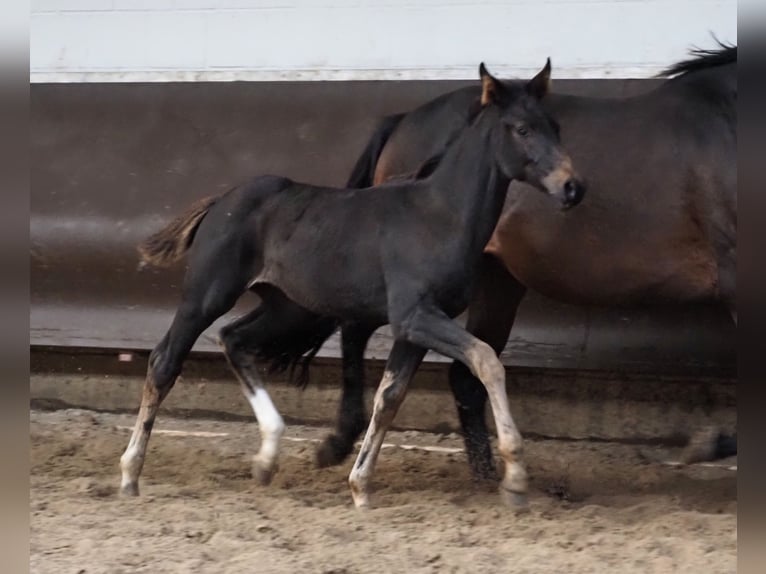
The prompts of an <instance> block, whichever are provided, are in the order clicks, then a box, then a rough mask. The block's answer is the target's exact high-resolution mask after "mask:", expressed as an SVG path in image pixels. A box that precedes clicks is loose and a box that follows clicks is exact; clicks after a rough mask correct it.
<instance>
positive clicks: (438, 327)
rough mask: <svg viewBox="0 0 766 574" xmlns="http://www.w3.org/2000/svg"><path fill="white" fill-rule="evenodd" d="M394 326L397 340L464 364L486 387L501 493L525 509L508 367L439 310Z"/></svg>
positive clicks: (415, 314)
mask: <svg viewBox="0 0 766 574" xmlns="http://www.w3.org/2000/svg"><path fill="white" fill-rule="evenodd" d="M392 327H394V329H395V333H396V335H397V337H402V338H405V339H406V340H408V341H410V342H412V343H414V344H416V345H419V346H422V347H425V348H429V349H433V350H434V351H436V352H437V353H441V354H442V355H446V356H447V357H450V358H452V359H455V360H457V361H460V362H462V363H464V364H465V365H466V366H467V367H468V368H469V369H470V371H471V373H472V374H473V375H474V376H475V377H477V378H478V379H479V380H480V381H481V382H482V383H483V384H484V386H485V387H486V389H487V393H488V395H489V401H490V405H491V406H492V413H493V414H494V418H495V426H496V427H497V435H498V448H499V450H500V456H501V457H502V459H503V461H504V463H505V474H504V476H503V480H502V483H501V493H502V494H503V495H504V498H505V499H506V500H507V501H508V502H509V503H511V504H512V505H513V506H516V507H518V508H525V507H526V493H527V473H526V470H525V469H524V466H523V464H522V460H521V459H522V439H521V434H520V433H519V431H518V429H517V428H516V425H515V423H514V422H513V418H512V417H511V412H510V408H509V406H508V395H507V392H506V388H505V368H504V367H503V364H502V363H501V362H500V360H499V359H498V358H497V355H496V354H495V352H494V351H493V350H492V347H490V346H489V345H487V344H486V343H484V342H483V341H481V340H479V339H477V338H476V337H474V336H473V335H471V334H470V333H468V332H466V331H465V330H464V329H463V328H461V327H460V326H459V325H458V324H457V323H455V322H454V321H452V320H451V319H450V318H449V317H447V316H446V315H444V314H443V313H442V312H441V311H439V310H437V309H427V308H420V309H416V310H414V311H412V312H410V314H409V316H408V317H406V318H405V319H404V320H403V321H398V322H397V324H396V325H394V324H392Z"/></svg>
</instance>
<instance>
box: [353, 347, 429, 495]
mask: <svg viewBox="0 0 766 574" xmlns="http://www.w3.org/2000/svg"><path fill="white" fill-rule="evenodd" d="M425 354H426V351H425V349H423V348H421V347H418V346H416V345H413V344H411V343H408V342H406V341H401V340H397V341H395V342H394V345H393V347H392V348H391V354H390V355H389V356H388V361H387V362H386V370H385V372H384V373H383V378H382V379H381V381H380V385H378V390H377V392H376V393H375V402H374V404H373V408H372V409H373V410H372V418H371V419H370V424H369V426H368V427H367V434H365V436H364V441H363V442H362V447H361V449H360V450H359V455H358V456H357V457H356V462H355V463H354V468H353V469H352V470H351V474H350V475H349V478H348V482H349V486H350V487H351V495H352V497H353V499H354V504H355V505H356V507H357V508H367V507H368V506H369V505H370V493H369V484H370V478H371V477H372V472H373V470H374V468H375V462H376V461H377V458H378V453H379V452H380V447H381V446H382V445H383V439H384V437H385V436H386V431H387V430H388V427H389V426H391V422H392V421H393V420H394V417H395V416H396V411H397V410H398V408H399V405H401V403H402V401H403V400H404V395H405V394H406V392H407V385H408V384H409V382H410V380H411V379H412V377H413V375H414V374H415V371H417V369H418V366H419V365H420V363H421V361H422V360H423V357H424V356H425Z"/></svg>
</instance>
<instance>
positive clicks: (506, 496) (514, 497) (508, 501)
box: [500, 487, 529, 514]
mask: <svg viewBox="0 0 766 574" xmlns="http://www.w3.org/2000/svg"><path fill="white" fill-rule="evenodd" d="M500 497H501V498H502V499H503V503H504V504H505V505H506V506H508V507H509V508H510V509H511V510H513V511H514V512H515V513H516V514H524V513H526V512H529V499H528V498H527V493H526V492H515V491H513V490H508V489H507V488H503V487H500Z"/></svg>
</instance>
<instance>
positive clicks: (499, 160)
mask: <svg viewBox="0 0 766 574" xmlns="http://www.w3.org/2000/svg"><path fill="white" fill-rule="evenodd" d="M480 75H481V80H482V94H481V98H480V103H481V105H480V106H478V107H477V108H476V109H475V111H474V114H473V117H472V118H471V121H469V122H468V123H467V125H466V126H465V129H464V130H461V132H460V134H459V135H458V136H457V137H456V139H455V141H454V143H452V144H451V145H450V146H449V148H448V149H447V151H446V152H445V154H444V156H443V158H442V159H441V161H440V162H439V163H438V165H436V166H435V167H434V169H433V172H432V173H431V174H430V175H429V176H428V177H426V178H424V179H421V180H418V181H407V182H400V183H392V184H388V185H384V186H380V187H378V188H376V189H375V190H355V189H331V188H322V187H317V186H312V185H307V184H302V183H296V182H293V181H290V180H288V179H285V178H280V177H273V176H266V177H259V178H257V179H255V180H253V181H251V182H249V183H247V184H245V185H242V186H240V187H238V188H235V189H233V190H231V191H230V192H228V193H226V194H224V195H222V196H220V197H216V198H212V199H208V200H204V201H202V202H198V203H197V204H195V205H194V206H192V208H191V209H190V210H189V211H188V212H187V213H186V214H184V215H182V216H181V217H179V218H178V219H177V220H176V221H174V222H172V223H171V224H170V225H169V226H167V227H166V228H165V229H163V230H162V231H160V232H158V233H157V234H156V235H154V236H152V237H151V238H150V239H149V240H147V242H145V243H144V244H143V245H142V247H141V253H142V256H143V258H144V260H145V261H148V262H150V263H153V264H168V263H170V262H172V261H175V260H177V259H179V258H180V257H181V256H183V255H184V254H185V253H186V252H187V251H188V259H189V264H188V270H187V273H186V277H185V279H184V286H183V293H182V298H181V303H180V305H179V307H178V310H177V312H176V315H175V317H174V319H173V323H172V325H171V327H170V330H169V331H168V332H167V334H166V335H165V337H164V338H163V339H162V341H161V342H160V343H159V344H158V345H157V347H156V348H155V349H154V351H153V352H152V354H151V356H150V359H149V368H148V373H147V378H146V383H145V386H144V394H143V398H142V403H141V408H140V411H139V414H138V420H137V421H136V426H135V429H134V431H133V435H132V437H131V440H130V443H129V445H128V447H127V449H126V451H125V453H124V454H123V455H122V458H121V467H122V491H123V492H124V493H126V494H137V493H138V478H139V475H140V473H141V468H142V465H143V461H144V457H145V453H146V445H147V442H148V440H149V436H150V433H151V429H152V424H153V422H154V419H155V416H156V413H157V409H158V407H159V405H160V403H161V401H162V400H163V399H164V397H165V396H167V394H168V392H169V391H170V389H171V387H172V386H173V384H174V382H175V380H176V377H177V376H178V375H179V374H180V372H181V368H182V364H183V362H184V360H185V358H186V357H187V355H188V353H189V351H190V349H191V347H192V345H193V344H194V341H195V340H196V339H197V337H199V335H200V334H201V333H202V331H203V330H204V329H206V328H207V327H208V326H209V325H210V324H211V323H212V322H213V321H214V320H215V319H217V318H218V317H220V316H221V315H223V314H224V313H226V312H227V311H228V310H229V309H231V308H232V307H233V305H234V303H235V302H236V301H237V299H238V298H239V297H240V296H241V295H242V293H243V292H244V291H246V290H247V289H251V290H253V291H255V292H256V293H257V294H258V295H259V296H260V298H261V305H260V306H259V307H258V308H257V309H256V310H255V311H253V312H251V313H250V314H247V315H245V316H244V317H242V318H240V319H238V320H236V321H235V322H233V323H232V324H230V325H228V326H227V327H225V328H224V329H223V330H222V331H221V342H222V344H223V346H224V350H225V354H226V357H227V358H228V360H229V363H230V365H231V367H232V369H233V371H234V372H235V373H236V375H237V377H238V378H239V380H240V381H241V383H242V387H243V390H244V392H245V395H246V396H247V398H248V400H249V401H250V403H251V405H252V407H253V410H254V412H255V416H256V418H257V419H258V422H259V425H260V427H261V430H262V434H263V441H262V444H261V449H260V451H259V453H258V455H257V456H256V457H255V460H254V473H255V475H256V476H257V477H258V478H260V479H261V480H262V481H263V482H267V481H268V480H269V479H270V478H271V475H272V473H273V472H274V469H275V465H276V462H277V455H278V441H279V437H280V435H281V434H282V432H283V430H284V423H283V422H282V419H281V417H280V415H279V413H278V412H277V410H276V408H275V407H274V405H273V404H272V402H271V400H270V398H269V396H268V393H267V392H266V390H265V389H264V387H263V382H262V381H261V379H260V376H259V374H258V372H257V370H256V368H255V367H256V360H257V359H258V358H259V352H258V350H257V349H254V347H257V346H258V342H267V341H271V340H276V341H279V340H289V333H290V332H291V330H292V329H300V330H301V331H302V332H300V333H299V334H298V339H305V338H306V337H305V332H306V331H311V329H305V328H304V324H303V323H302V321H303V320H304V319H305V312H306V311H308V312H310V313H311V314H313V316H315V317H316V320H317V321H322V319H321V318H320V317H331V318H334V320H338V321H340V322H342V323H343V322H349V323H352V324H358V325H368V326H373V327H378V326H380V325H383V324H386V323H390V325H391V328H392V330H393V333H394V336H395V342H394V345H393V348H392V350H391V354H390V356H389V359H388V363H387V365H386V371H385V374H384V376H383V379H382V380H381V383H380V386H379V388H378V392H377V394H376V397H375V406H374V412H373V415H372V418H371V421H370V424H369V427H368V430H367V434H366V436H365V439H364V443H363V445H362V448H361V450H360V453H359V456H358V458H357V461H356V463H355V464H354V468H353V470H352V472H351V476H350V477H349V483H350V486H351V491H352V494H353V497H354V502H355V504H356V505H357V506H358V507H363V506H367V505H368V504H369V481H370V478H371V475H372V471H373V467H374V465H375V461H376V459H377V456H378V452H379V450H380V447H381V444H382V442H383V437H384V435H385V432H386V430H387V428H388V426H389V425H390V423H391V420H392V419H393V417H394V415H395V413H396V410H397V408H398V406H399V404H400V403H401V401H402V399H403V398H404V395H405V392H406V389H407V385H408V383H409V381H410V379H411V377H412V376H413V375H414V373H415V371H416V370H417V368H418V366H419V365H420V362H421V360H422V358H423V356H424V354H425V353H426V351H427V350H428V349H433V350H435V351H437V352H439V353H441V354H443V355H446V356H448V357H450V358H452V359H454V360H456V361H460V362H462V363H464V364H465V365H466V366H467V367H468V368H469V369H470V371H471V372H472V373H474V374H475V375H476V377H477V378H478V379H479V380H480V381H481V382H482V383H483V384H484V385H485V386H486V389H487V394H488V396H489V399H490V404H491V406H492V412H493V414H494V417H495V422H496V425H497V428H498V435H499V451H500V456H501V457H502V459H503V461H504V463H505V476H504V479H503V482H502V485H501V487H502V488H501V492H503V493H504V494H507V498H508V500H510V501H511V502H516V503H518V504H521V505H523V504H524V503H525V500H526V490H527V479H526V472H525V470H524V466H523V464H522V460H521V450H522V441H521V435H520V434H519V432H518V430H517V429H516V426H515V424H514V422H513V419H512V417H511V414H510V409H509V406H508V398H507V395H506V390H505V369H504V368H503V366H502V364H501V363H500V361H499V360H498V358H497V355H496V354H495V352H494V351H493V350H492V349H491V347H489V346H488V345H487V344H485V343H483V342H481V341H480V340H479V339H477V338H476V337H474V336H472V335H470V334H468V333H467V332H466V331H465V330H464V329H462V328H461V327H460V326H459V325H458V324H457V323H455V322H454V321H452V320H451V318H452V317H455V316H456V315H458V314H459V313H460V312H462V311H463V310H464V309H465V308H466V306H467V304H468V301H469V299H470V293H471V287H472V277H473V273H474V270H475V268H476V266H477V264H478V262H479V260H480V258H481V254H482V250H483V248H484V246H485V245H486V243H487V241H488V240H489V237H490V236H491V234H492V231H493V230H494V228H495V225H496V223H497V220H498V218H499V216H500V212H501V210H502V207H503V203H504V201H505V194H506V191H507V187H508V184H509V182H510V181H511V180H512V179H517V178H524V179H526V180H527V181H528V182H530V183H531V184H533V185H535V186H536V187H538V188H539V189H541V190H543V191H546V192H547V193H548V194H550V195H552V196H554V197H556V198H558V199H559V200H560V202H561V204H562V205H563V206H565V207H569V206H572V205H575V204H577V203H579V201H580V200H581V199H582V195H583V193H584V188H583V187H582V185H581V184H580V182H579V180H578V179H577V177H576V176H575V174H574V171H573V168H572V164H571V161H570V159H569V157H568V155H567V154H566V153H565V151H564V150H563V149H562V148H561V146H560V144H559V137H558V132H557V128H556V126H555V124H554V123H553V122H552V121H551V119H550V118H549V117H548V116H547V115H546V114H545V113H544V112H543V111H542V107H541V106H540V103H539V100H540V98H542V96H543V95H544V94H545V92H546V91H547V86H548V80H549V75H550V65H549V64H548V65H547V66H546V68H545V69H544V70H543V71H542V72H541V73H540V74H538V75H537V76H536V77H535V78H533V79H532V80H531V81H529V82H527V83H522V84H515V85H512V86H511V85H503V84H501V83H499V82H498V81H496V80H495V79H494V78H493V77H492V76H491V75H489V74H488V73H487V72H486V70H485V69H484V66H483V65H482V66H481V67H480ZM340 270H342V272H339V271H340ZM297 306H300V308H297ZM296 315H297V316H298V317H299V319H298V320H296V319H295V317H296ZM272 337H273V339H272Z"/></svg>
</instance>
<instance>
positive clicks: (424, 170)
mask: <svg viewBox="0 0 766 574" xmlns="http://www.w3.org/2000/svg"><path fill="white" fill-rule="evenodd" d="M483 109H484V108H483V107H482V105H481V101H480V100H479V98H476V100H475V101H474V102H472V104H471V107H470V108H469V109H468V116H467V117H466V122H465V126H463V127H462V128H461V129H459V130H456V131H455V132H454V133H453V134H452V135H450V138H449V139H448V140H447V143H446V144H445V146H444V149H442V150H441V151H440V152H438V153H436V154H434V155H432V156H431V157H429V158H428V159H427V160H425V161H424V162H423V163H421V164H420V167H419V168H418V169H417V170H416V171H415V172H414V173H413V174H410V175H409V176H406V177H405V178H406V179H415V180H419V179H425V178H427V177H429V176H430V175H431V174H432V173H433V172H434V171H436V168H438V167H439V164H440V163H441V161H442V159H444V156H445V155H446V154H447V151H448V150H449V149H450V148H451V147H452V146H453V145H455V142H456V141H457V139H458V137H460V134H462V133H463V130H465V129H467V128H468V126H470V125H472V124H473V123H474V122H475V121H476V118H478V116H479V114H480V113H481V111H482V110H483Z"/></svg>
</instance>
